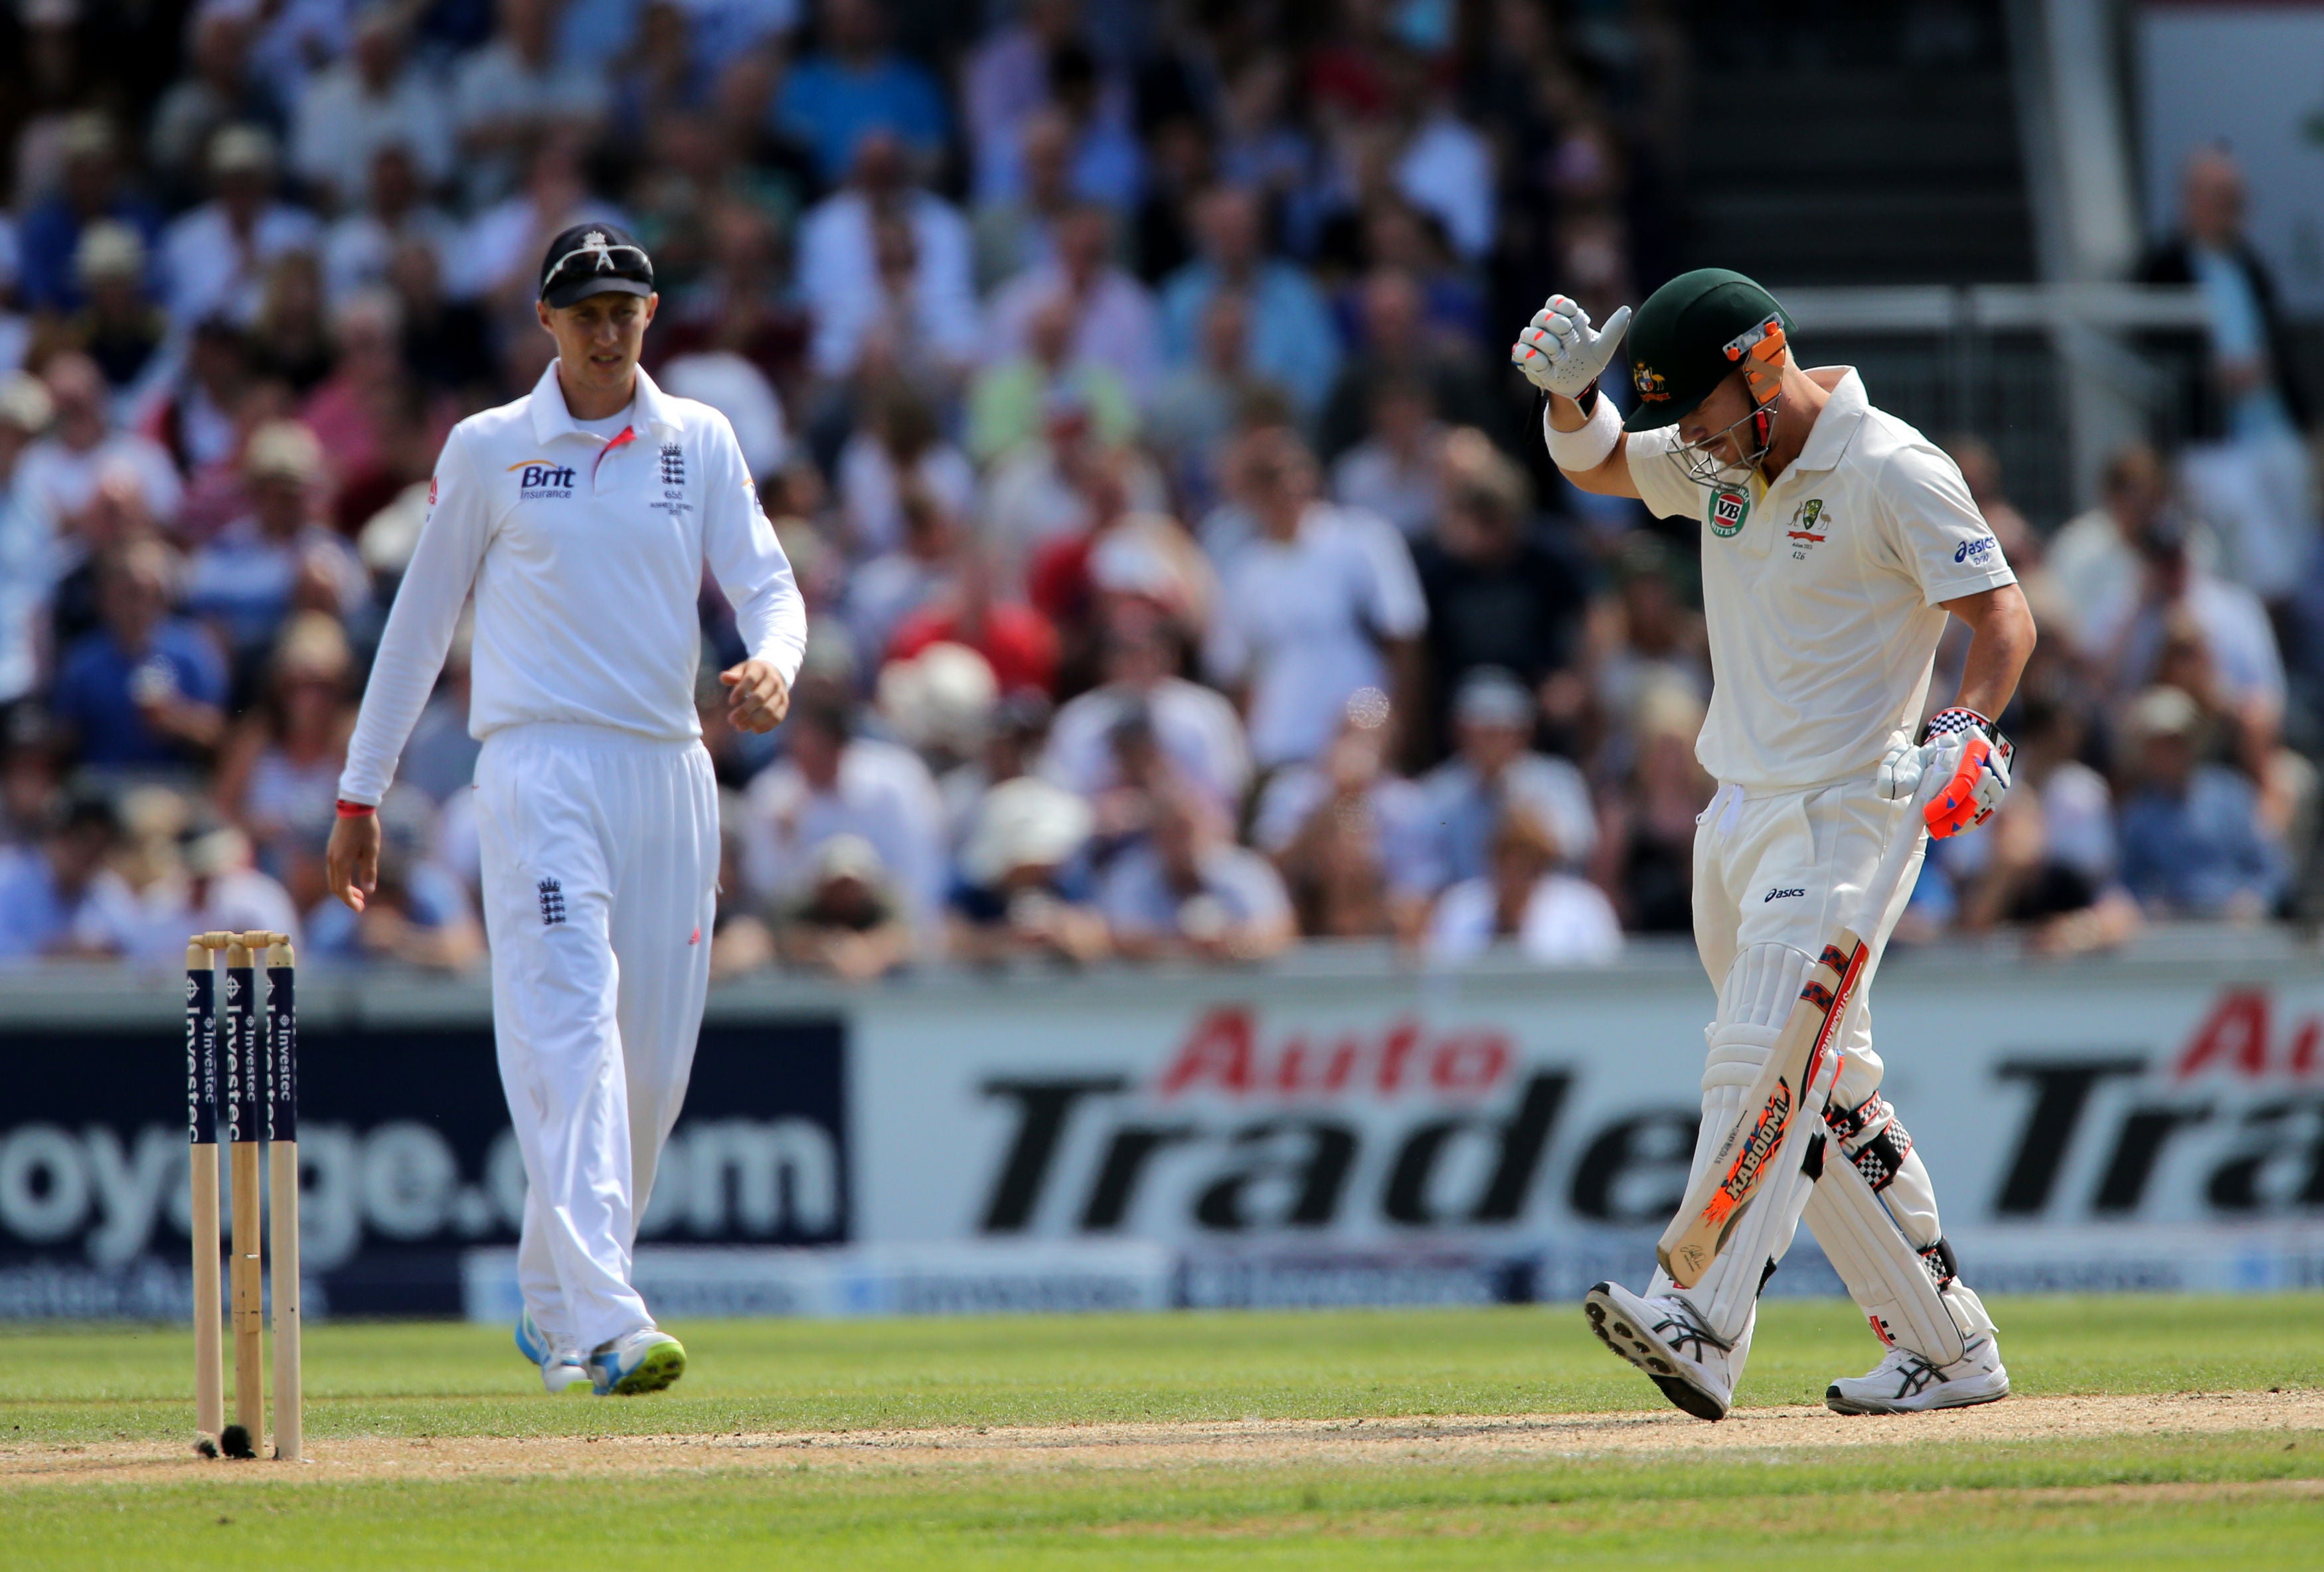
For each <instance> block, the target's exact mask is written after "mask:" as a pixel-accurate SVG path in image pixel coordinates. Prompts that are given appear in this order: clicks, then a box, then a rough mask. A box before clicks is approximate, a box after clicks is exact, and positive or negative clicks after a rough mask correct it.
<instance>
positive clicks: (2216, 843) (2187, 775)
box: [2120, 687, 2286, 922]
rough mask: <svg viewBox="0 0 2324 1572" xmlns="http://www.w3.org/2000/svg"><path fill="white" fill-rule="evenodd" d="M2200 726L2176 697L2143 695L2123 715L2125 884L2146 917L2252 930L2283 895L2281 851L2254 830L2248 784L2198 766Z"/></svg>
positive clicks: (2255, 813)
mask: <svg viewBox="0 0 2324 1572" xmlns="http://www.w3.org/2000/svg"><path fill="white" fill-rule="evenodd" d="M2201 720H2202V715H2201V712H2200V711H2199V709H2198V708H2197V706H2196V703H2195V701H2194V700H2193V699H2191V698H2190V697H2189V696H2188V695H2187V694H2184V693H2181V691H2180V690H2179V689H2177V688H2167V687H2159V688H2149V689H2148V690H2147V691H2146V692H2145V693H2144V694H2140V695H2139V696H2138V699H2137V701H2136V702H2135V703H2134V704H2132V705H2131V707H2130V712H2129V716H2128V721H2129V725H2128V728H2127V731H2128V741H2129V745H2130V749H2131V758H2132V761H2133V762H2132V768H2131V770H2130V778H2131V782H2132V785H2131V788H2130V790H2129V792H2128V794H2127V795H2126V800H2125V801H2124V803H2123V808H2122V822H2121V827H2120V835H2121V843H2122V879H2123V883H2124V884H2125V885H2126V887H2128V888H2129V890H2130V893H2131V894H2132V895H2134V896H2137V897H2138V901H2139V904H2140V905H2141V906H2143V907H2144V908H2145V910H2146V912H2147V913H2148V914H2149V915H2153V916H2157V917H2196V918H2226V919H2228V920H2230V921H2236V922H2255V921H2257V920H2258V919H2260V918H2262V917H2264V916H2266V915H2269V914H2270V913H2271V912H2272V911H2273V909H2274V906H2275V903H2276V899H2277V897H2278V896H2280V895H2281V894H2282V891H2283V888H2284V881H2285V876H2286V868H2285V858H2284V853H2283V849H2282V846H2281V845H2279V844H2277V843H2276V842H2275V841H2273V840H2271V839H2270V838H2268V836H2267V835H2266V834H2265V832H2264V831H2263V830H2262V828H2261V824H2260V814H2259V797H2258V793H2257V792H2256V791H2255V789H2254V788H2253V786H2252V784H2251V782H2250V781H2249V780H2248V779H2246V777H2243V776H2241V775H2239V774H2237V773H2236V771H2234V770H2232V769H2227V768H2223V767H2222V766H2219V765H2216V764H2205V763H2202V762H2200V754H2199V750H2198V736H2197V732H2198V728H2199V724H2200V722H2201Z"/></svg>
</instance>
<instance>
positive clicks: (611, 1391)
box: [589, 1327, 686, 1397]
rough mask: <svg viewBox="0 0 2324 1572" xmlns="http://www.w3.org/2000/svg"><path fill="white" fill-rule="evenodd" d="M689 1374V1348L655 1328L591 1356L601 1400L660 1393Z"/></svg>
mask: <svg viewBox="0 0 2324 1572" xmlns="http://www.w3.org/2000/svg"><path fill="white" fill-rule="evenodd" d="M683 1374H686V1348H685V1346H684V1345H683V1344H681V1343H679V1342H678V1339H677V1338H673V1337H671V1336H670V1335H669V1333H668V1332H662V1331H657V1330H655V1329H654V1328H651V1327H647V1328H644V1329H643V1330H642V1331H636V1332H632V1333H630V1334H629V1335H628V1336H626V1337H621V1338H614V1339H613V1341H612V1342H610V1343H604V1344H600V1345H599V1346H598V1347H597V1350H596V1351H595V1353H593V1354H591V1355H590V1356H589V1379H590V1384H591V1385H592V1387H593V1388H594V1389H595V1392H596V1393H597V1395H598V1396H599V1397H632V1396H635V1395H636V1394H637V1393H641V1392H659V1391H660V1390H661V1389H662V1388H664V1387H666V1386H668V1385H669V1384H670V1383H671V1382H673V1381H676V1380H677V1379H678V1377H679V1376H681V1375H683Z"/></svg>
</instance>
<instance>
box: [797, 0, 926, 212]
mask: <svg viewBox="0 0 2324 1572" xmlns="http://www.w3.org/2000/svg"><path fill="white" fill-rule="evenodd" d="M818 9H819V12H820V17H819V22H820V28H819V31H820V34H821V40H822V44H823V47H822V48H821V49H820V50H818V51H816V52H814V53H812V54H810V55H808V56H807V58H806V59H805V60H801V61H799V62H798V65H796V66H794V67H792V68H791V71H790V75H789V76H788V78H785V80H784V82H783V86H782V89H781V91H780V92H779V93H778V94H777V95H776V97H775V104H774V111H773V113H774V124H775V127H776V129H777V130H779V131H780V132H782V133H784V134H786V135H788V136H791V137H793V138H796V139H797V140H798V142H801V143H803V144H805V145H806V146H807V147H808V148H809V149H811V150H812V151H813V152H814V153H815V157H816V164H817V166H818V167H819V169H820V170H822V174H823V178H824V179H826V180H829V181H832V182H835V183H836V182H837V181H838V180H839V179H840V178H841V177H842V176H844V175H845V174H846V173H847V172H848V171H849V170H851V169H852V168H853V167H854V166H855V164H856V162H857V160H858V158H859V156H860V154H861V152H862V146H863V143H864V141H865V139H866V138H867V137H869V136H870V135H871V133H874V132H884V133H888V134H889V135H890V136H892V137H893V138H895V140H896V141H897V142H898V143H899V145H900V147H901V148H903V149H904V150H906V151H908V152H909V153H910V154H911V157H912V159H913V160H914V161H915V162H917V163H918V165H919V166H920V168H921V169H922V170H923V171H924V172H933V171H934V170H935V168H936V162H937V161H938V160H939V159H941V158H942V157H943V155H944V140H945V133H946V131H947V129H948V127H949V116H948V115H946V114H945V101H944V94H943V93H942V92H941V91H940V90H939V89H938V88H937V87H936V82H935V80H934V78H931V77H930V76H929V75H928V73H927V70H926V69H924V68H922V67H921V66H919V65H918V63H916V62H914V61H912V60H907V59H906V58H904V57H903V56H901V55H899V54H897V53H895V52H894V51H892V50H890V48H889V47H888V18H887V15H886V14H885V13H884V12H883V11H882V10H881V6H880V5H879V0H823V4H822V5H821V6H820V7H819V8H818Z"/></svg>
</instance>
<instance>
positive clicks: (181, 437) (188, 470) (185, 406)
mask: <svg viewBox="0 0 2324 1572" xmlns="http://www.w3.org/2000/svg"><path fill="white" fill-rule="evenodd" d="M249 385H250V345H249V342H248V340H247V339H245V338H244V336H243V332H242V329H241V328H239V327H236V326H235V325H234V324H233V323H231V322H228V321H227V320H226V318H224V317H208V318H207V319H205V320H204V321H202V322H201V323H199V324H198V325H197V326H195V328H194V330H193V332H192V334H191V335H190V336H189V337H188V339H187V342H186V353H185V356H184V359H183V361H182V363H180V365H179V367H178V369H177V375H176V376H175V377H174V378H173V379H172V380H171V382H170V383H169V384H168V385H167V386H166V387H164V388H162V389H161V390H160V391H159V396H158V397H157V398H156V400H154V402H153V403H152V405H151V407H150V408H149V409H148V410H147V412H146V415H145V418H144V421H143V430H144V435H146V436H147V437H152V439H153V440H154V441H155V442H157V443H159V444H160V445H161V447H162V449H163V450H164V451H165V452H167V453H168V454H169V455H170V457H171V461H172V462H173V463H175V464H177V466H178V468H179V470H180V473H184V474H186V475H187V476H189V479H190V477H193V476H197V475H198V474H199V473H201V472H202V471H204V470H206V469H208V468H209V467H210V466H211V465H212V464H225V463H231V462H232V461H233V459H234V456H235V451H236V450H237V449H239V448H240V447H241V446H242V433H241V432H240V431H239V430H238V429H236V428H235V409H237V408H238V407H239V406H240V404H241V402H242V398H243V394H244V391H246V390H247V389H248V387H249ZM187 489H188V491H189V492H191V491H193V490H194V485H193V484H191V483H189V486H188V488H187ZM181 526H182V520H181Z"/></svg>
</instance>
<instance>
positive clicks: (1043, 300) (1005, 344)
mask: <svg viewBox="0 0 2324 1572" xmlns="http://www.w3.org/2000/svg"><path fill="white" fill-rule="evenodd" d="M1113 225H1114V220H1113V215H1112V214H1111V212H1109V211H1107V210H1106V209H1105V208H1104V207H1100V206H1098V205H1097V204H1095V203H1093V202H1084V203H1081V204H1079V205H1077V206H1075V207H1073V208H1071V209H1069V210H1068V211H1067V212H1066V213H1065V215H1064V216H1063V217H1062V219H1061V220H1060V221H1059V222H1058V224H1057V225H1056V246H1055V249H1054V254H1053V256H1052V258H1051V259H1050V260H1049V261H1047V262H1038V263H1036V264H1035V265H1033V266H1032V267H1029V268H1028V269H1027V270H1026V271H1023V272H1022V273H1019V275H1018V276H1017V277H1016V278H1015V279H1013V280H1010V282H1009V283H1008V284H1006V285H1005V286H1003V287H1002V289H1001V290H1000V292H999V293H998V294H997V295H995V296H994V297H993V300H992V305H991V312H990V314H989V319H988V324H987V333H986V343H987V348H986V352H985V358H986V359H987V361H988V362H1003V361H1007V360H1010V359H1012V358H1014V357H1016V356H1017V355H1019V354H1024V353H1025V352H1026V350H1027V349H1028V347H1029V345H1030V341H1031V339H1032V336H1033V329H1032V322H1033V318H1034V317H1037V316H1038V315H1040V314H1041V313H1042V312H1044V311H1046V310H1047V309H1048V308H1050V307H1051V305H1052V303H1053V302H1057V301H1063V302H1064V303H1065V306H1066V308H1067V309H1068V317H1067V323H1068V330H1069V332H1070V333H1071V335H1072V345H1073V349H1072V354H1073V358H1074V360H1076V361H1080V362H1084V363H1089V364H1093V365H1100V366H1103V367H1104V368H1105V369H1106V370H1107V371H1109V372H1111V373H1112V374H1113V375H1114V376H1115V377H1116V378H1118V379H1120V382H1121V384H1122V386H1124V387H1125V388H1127V389H1128V390H1129V391H1130V394H1131V395H1132V396H1133V397H1135V398H1137V399H1139V400H1145V399H1148V398H1149V397H1151V396H1152V394H1153V392H1154V389H1155V385H1156V383H1157V381H1158V379H1159V378H1160V375H1161V370H1162V342H1161V317H1160V315H1159V313H1158V312H1157V309H1156V307H1155V304H1154V297H1153V296H1152V295H1151V294H1150V293H1148V290H1147V288H1146V286H1145V285H1143V284H1141V283H1139V281H1138V280H1137V279H1136V278H1135V277H1134V276H1132V275H1131V274H1130V273H1129V272H1128V271H1124V270H1123V269H1122V268H1120V267H1119V266H1117V265H1115V263H1114V261H1113V252H1114V238H1113Z"/></svg>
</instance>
